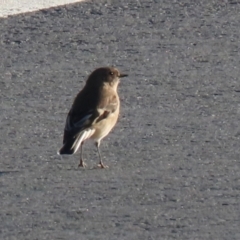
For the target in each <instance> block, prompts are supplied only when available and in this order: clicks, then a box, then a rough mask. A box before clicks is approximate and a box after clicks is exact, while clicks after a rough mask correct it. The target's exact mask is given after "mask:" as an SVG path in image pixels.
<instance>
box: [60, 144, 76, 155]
mask: <svg viewBox="0 0 240 240" xmlns="http://www.w3.org/2000/svg"><path fill="white" fill-rule="evenodd" d="M72 146H73V142H72V141H71V142H67V143H65V144H64V145H63V146H62V148H61V149H60V150H59V151H58V155H63V154H70V155H71V154H74V148H72Z"/></svg>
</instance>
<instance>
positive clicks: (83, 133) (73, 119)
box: [58, 67, 128, 168]
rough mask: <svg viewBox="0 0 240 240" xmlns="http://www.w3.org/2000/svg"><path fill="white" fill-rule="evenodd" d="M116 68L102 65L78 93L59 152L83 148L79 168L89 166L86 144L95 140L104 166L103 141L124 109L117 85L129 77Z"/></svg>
mask: <svg viewBox="0 0 240 240" xmlns="http://www.w3.org/2000/svg"><path fill="white" fill-rule="evenodd" d="M127 76H128V75H127V74H123V73H120V71H119V70H118V69H117V68H114V67H101V68H97V69H96V70H94V71H93V72H92V73H91V74H90V75H89V77H88V79H87V81H86V84H85V86H84V87H83V89H82V90H81V91H80V92H79V93H78V94H77V96H76V98H75V100H74V101H73V104H72V107H71V109H70V111H69V112H68V115H67V119H66V123H65V128H64V135H63V146H62V148H61V149H60V150H59V151H58V154H59V155H63V154H68V155H71V154H75V153H76V152H77V151H78V149H79V148H80V163H79V165H78V167H86V164H85V162H84V160H83V144H84V143H85V141H86V140H88V139H92V140H93V141H94V142H95V146H96V147H97V152H98V157H99V164H98V166H99V167H100V168H106V167H108V166H106V165H104V164H103V161H102V157H101V153H100V143H101V140H102V139H103V138H104V137H106V136H107V135H108V134H109V132H110V131H111V130H112V128H113V127H114V126H115V124H116V122H117V120H118V116H119V108H120V100H119V96H118V92H117V88H118V85H119V82H120V78H123V77H127Z"/></svg>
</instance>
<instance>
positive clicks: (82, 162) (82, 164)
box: [78, 160, 87, 168]
mask: <svg viewBox="0 0 240 240" xmlns="http://www.w3.org/2000/svg"><path fill="white" fill-rule="evenodd" d="M86 166H87V164H86V163H85V162H84V161H83V160H80V163H79V164H78V167H83V168H85V167H86Z"/></svg>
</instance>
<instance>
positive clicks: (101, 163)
mask: <svg viewBox="0 0 240 240" xmlns="http://www.w3.org/2000/svg"><path fill="white" fill-rule="evenodd" d="M95 145H96V147H97V151H98V156H99V164H98V167H100V168H108V166H106V165H103V162H102V156H101V153H100V150H99V146H100V141H99V142H96V143H95Z"/></svg>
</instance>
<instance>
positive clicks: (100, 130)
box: [91, 115, 117, 141]
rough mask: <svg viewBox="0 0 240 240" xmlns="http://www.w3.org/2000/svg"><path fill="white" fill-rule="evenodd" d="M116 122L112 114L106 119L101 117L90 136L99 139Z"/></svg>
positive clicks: (106, 133) (104, 135) (105, 134)
mask: <svg viewBox="0 0 240 240" xmlns="http://www.w3.org/2000/svg"><path fill="white" fill-rule="evenodd" d="M116 122H117V118H116V117H115V116H114V115H113V116H109V117H107V118H106V119H103V120H101V121H100V122H98V123H97V124H96V125H95V126H94V128H95V132H94V134H93V135H92V136H91V139H93V140H96V141H99V140H101V139H103V138H104V137H106V136H107V135H108V133H109V132H110V131H111V130H112V128H113V127H114V126H115V124H116Z"/></svg>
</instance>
